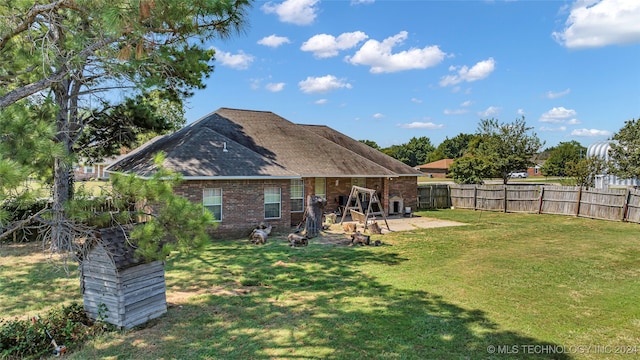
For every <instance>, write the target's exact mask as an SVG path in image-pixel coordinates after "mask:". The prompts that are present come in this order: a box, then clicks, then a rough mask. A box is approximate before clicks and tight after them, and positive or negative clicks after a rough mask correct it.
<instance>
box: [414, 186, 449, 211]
mask: <svg viewBox="0 0 640 360" xmlns="http://www.w3.org/2000/svg"><path fill="white" fill-rule="evenodd" d="M450 206H451V195H450V194H449V185H447V184H429V185H418V209H446V208H448V207H450Z"/></svg>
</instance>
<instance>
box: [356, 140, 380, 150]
mask: <svg viewBox="0 0 640 360" xmlns="http://www.w3.org/2000/svg"><path fill="white" fill-rule="evenodd" d="M360 142H361V143H363V144H365V145H369V146H370V147H372V148H374V149H376V150H380V146H378V143H376V142H375V141H373V140H360Z"/></svg>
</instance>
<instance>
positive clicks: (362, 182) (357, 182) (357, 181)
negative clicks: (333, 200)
mask: <svg viewBox="0 0 640 360" xmlns="http://www.w3.org/2000/svg"><path fill="white" fill-rule="evenodd" d="M351 185H353V186H360V187H363V188H366V187H367V179H365V178H351Z"/></svg>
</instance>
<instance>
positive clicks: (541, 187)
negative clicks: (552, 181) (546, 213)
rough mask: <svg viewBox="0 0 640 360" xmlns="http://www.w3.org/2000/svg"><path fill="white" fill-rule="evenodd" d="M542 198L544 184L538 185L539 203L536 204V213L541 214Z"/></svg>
mask: <svg viewBox="0 0 640 360" xmlns="http://www.w3.org/2000/svg"><path fill="white" fill-rule="evenodd" d="M543 198H544V185H540V203H539V204H538V214H542V201H543Z"/></svg>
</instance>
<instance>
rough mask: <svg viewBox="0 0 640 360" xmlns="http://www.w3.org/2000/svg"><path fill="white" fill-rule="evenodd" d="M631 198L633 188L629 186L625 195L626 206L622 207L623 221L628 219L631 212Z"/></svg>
mask: <svg viewBox="0 0 640 360" xmlns="http://www.w3.org/2000/svg"><path fill="white" fill-rule="evenodd" d="M630 200H631V189H629V188H627V193H626V194H625V196H624V207H623V208H622V221H627V220H628V219H627V218H628V213H629V201H630Z"/></svg>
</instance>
